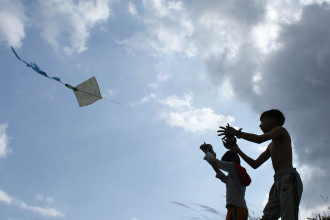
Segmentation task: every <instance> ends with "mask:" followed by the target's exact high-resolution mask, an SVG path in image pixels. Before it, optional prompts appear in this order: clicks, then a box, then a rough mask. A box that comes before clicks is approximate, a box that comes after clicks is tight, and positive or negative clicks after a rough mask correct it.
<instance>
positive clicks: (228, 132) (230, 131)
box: [217, 123, 238, 137]
mask: <svg viewBox="0 0 330 220" xmlns="http://www.w3.org/2000/svg"><path fill="white" fill-rule="evenodd" d="M220 128H221V129H220V130H218V131H217V132H218V133H219V134H218V136H223V135H224V136H227V137H234V136H235V135H236V134H237V132H238V130H236V129H235V128H233V127H231V126H230V125H229V124H228V123H227V125H226V127H223V126H220Z"/></svg>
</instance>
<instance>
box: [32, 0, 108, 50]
mask: <svg viewBox="0 0 330 220" xmlns="http://www.w3.org/2000/svg"><path fill="white" fill-rule="evenodd" d="M109 2H110V0H88V1H78V2H76V1H74V0H49V1H42V0H39V4H40V10H41V12H42V13H41V15H42V17H43V24H42V27H41V29H42V36H43V37H44V38H45V40H46V41H47V42H48V43H49V44H50V45H51V46H52V47H53V48H55V49H62V50H64V52H66V53H68V54H70V53H75V52H77V53H81V52H83V51H84V50H86V49H87V46H86V41H87V40H88V38H89V36H90V32H91V30H92V29H93V28H94V27H95V26H96V25H97V24H101V23H104V22H105V21H107V19H108V18H109V16H110V8H109ZM38 19H40V18H38Z"/></svg>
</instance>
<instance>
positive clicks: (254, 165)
mask: <svg viewBox="0 0 330 220" xmlns="http://www.w3.org/2000/svg"><path fill="white" fill-rule="evenodd" d="M224 145H225V147H226V148H228V149H231V150H233V151H236V152H237V153H238V154H239V155H240V156H241V157H242V158H243V160H244V161H245V162H246V163H247V164H249V165H250V166H251V167H252V168H253V169H257V168H258V167H260V166H261V165H262V164H263V163H264V162H266V161H267V160H268V159H269V158H270V151H269V147H267V149H266V150H265V151H264V152H263V153H262V154H260V156H259V157H258V158H257V159H256V160H254V159H252V158H251V157H249V156H247V155H246V154H245V153H244V152H243V151H242V150H241V149H240V148H239V147H238V145H237V144H235V145H233V146H229V145H227V144H226V143H225V142H224Z"/></svg>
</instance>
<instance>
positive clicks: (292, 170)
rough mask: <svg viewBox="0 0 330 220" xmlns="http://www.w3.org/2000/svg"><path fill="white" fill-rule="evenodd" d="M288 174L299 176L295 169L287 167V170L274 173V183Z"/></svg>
mask: <svg viewBox="0 0 330 220" xmlns="http://www.w3.org/2000/svg"><path fill="white" fill-rule="evenodd" d="M288 174H298V175H299V173H298V172H297V170H296V168H291V167H288V168H284V169H282V170H281V171H278V172H276V173H275V175H274V181H276V180H278V179H280V178H281V177H282V176H285V175H288Z"/></svg>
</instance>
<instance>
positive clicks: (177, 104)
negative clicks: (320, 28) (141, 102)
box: [161, 94, 192, 109]
mask: <svg viewBox="0 0 330 220" xmlns="http://www.w3.org/2000/svg"><path fill="white" fill-rule="evenodd" d="M191 100H192V95H187V94H185V95H184V98H179V97H177V96H176V95H172V96H169V97H167V98H165V99H164V100H162V101H161V103H163V104H164V105H167V106H169V107H171V108H175V109H183V108H191V104H190V101H191Z"/></svg>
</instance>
